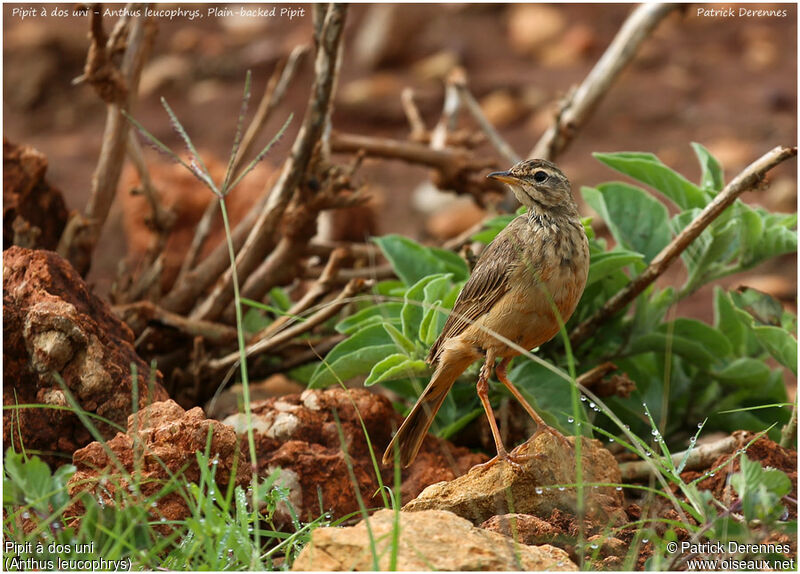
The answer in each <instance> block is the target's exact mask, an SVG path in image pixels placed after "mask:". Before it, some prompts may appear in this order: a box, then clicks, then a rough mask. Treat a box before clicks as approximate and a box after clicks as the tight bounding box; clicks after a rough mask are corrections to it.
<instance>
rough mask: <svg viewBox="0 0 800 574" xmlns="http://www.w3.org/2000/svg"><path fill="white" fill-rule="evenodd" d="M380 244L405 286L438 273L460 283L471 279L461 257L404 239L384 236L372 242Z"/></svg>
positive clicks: (399, 236) (396, 236) (397, 236)
mask: <svg viewBox="0 0 800 574" xmlns="http://www.w3.org/2000/svg"><path fill="white" fill-rule="evenodd" d="M373 241H375V243H377V244H378V247H380V249H381V251H382V252H383V254H384V256H385V257H386V259H388V260H389V263H391V264H392V268H394V270H395V273H397V276H398V277H399V278H400V279H401V280H402V281H403V283H405V284H406V285H413V284H414V283H416V282H418V281H419V280H420V279H422V278H423V277H427V276H428V275H433V274H435V273H452V274H453V276H454V277H455V278H456V279H457V280H464V279H466V278H467V277H468V276H469V269H467V264H466V263H465V262H464V260H462V259H461V258H460V257H459V256H458V255H456V254H455V253H452V252H450V251H445V250H443V249H438V248H428V247H423V246H422V245H420V244H419V243H416V242H415V241H412V240H411V239H409V238H407V237H403V236H401V235H385V236H383V237H376V238H374V239H373Z"/></svg>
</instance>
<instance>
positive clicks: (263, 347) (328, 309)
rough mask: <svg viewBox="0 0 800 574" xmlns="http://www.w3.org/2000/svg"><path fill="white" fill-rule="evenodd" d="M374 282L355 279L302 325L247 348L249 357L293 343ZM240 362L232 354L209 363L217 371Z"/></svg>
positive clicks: (237, 357)
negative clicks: (288, 342) (292, 341)
mask: <svg viewBox="0 0 800 574" xmlns="http://www.w3.org/2000/svg"><path fill="white" fill-rule="evenodd" d="M372 284H373V283H372V281H365V280H363V279H353V280H352V281H350V282H349V283H348V284H347V285H345V288H344V289H343V290H342V292H341V293H339V295H337V296H336V298H335V299H333V300H332V301H330V302H329V303H325V304H323V306H322V307H321V308H320V309H319V310H317V311H316V312H315V313H314V314H312V315H311V316H309V317H308V318H307V319H306V320H305V321H303V322H301V323H296V324H295V325H293V326H291V327H288V328H286V329H284V330H283V331H279V332H278V333H275V334H274V335H273V336H272V337H270V338H268V339H262V340H260V341H258V342H256V343H254V344H252V345H249V346H248V347H247V356H248V357H252V356H253V355H258V354H260V353H263V352H265V351H268V350H269V349H273V348H275V347H277V346H278V345H282V344H283V343H286V342H287V341H291V340H292V339H294V338H295V337H298V336H300V335H302V334H304V333H307V332H308V331H310V330H311V329H313V328H314V327H316V326H317V325H320V324H321V323H324V322H325V321H327V320H328V319H330V318H331V317H333V316H334V315H336V314H337V313H338V312H339V311H340V310H341V309H342V307H344V306H345V305H347V304H348V303H349V302H350V300H351V299H352V297H353V296H355V295H357V294H358V293H360V292H361V291H363V290H364V289H367V288H369V287H371V286H372ZM237 361H239V353H238V352H236V353H231V354H229V355H226V356H225V357H221V358H219V359H216V360H212V361H209V364H208V366H209V368H210V369H212V370H214V371H216V370H221V369H224V368H227V367H230V366H232V365H234V364H236V362H237Z"/></svg>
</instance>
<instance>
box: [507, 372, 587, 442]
mask: <svg viewBox="0 0 800 574" xmlns="http://www.w3.org/2000/svg"><path fill="white" fill-rule="evenodd" d="M508 378H509V380H511V381H512V382H513V383H514V386H516V387H517V388H518V389H519V390H520V392H521V393H522V394H523V395H524V396H525V398H526V399H528V402H530V403H531V406H532V407H533V408H534V410H535V411H536V412H537V413H539V415H540V416H541V417H542V418H543V419H545V421H547V423H548V424H550V425H552V426H554V427H556V428H557V429H559V430H561V431H562V432H564V433H567V434H573V433H574V432H575V426H574V424H573V423H571V422H569V421H570V418H572V417H573V411H572V389H571V383H570V382H569V381H567V380H565V379H564V378H562V377H561V376H559V375H557V374H556V373H554V372H553V371H551V370H550V369H548V368H547V367H544V366H542V365H541V364H539V363H537V362H536V361H532V360H529V359H516V360H515V365H514V368H513V369H512V370H511V373H510V374H509V377H508ZM512 400H513V399H512ZM579 416H580V418H579V420H582V421H585V420H586V413H585V411H584V410H583V403H581V410H580V414H579ZM588 426H589V425H586V424H584V425H582V427H583V428H588Z"/></svg>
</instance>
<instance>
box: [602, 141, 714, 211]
mask: <svg viewBox="0 0 800 574" xmlns="http://www.w3.org/2000/svg"><path fill="white" fill-rule="evenodd" d="M593 155H594V157H595V158H597V159H598V160H599V161H601V162H603V163H604V164H606V165H607V166H609V167H610V168H612V169H615V170H617V171H619V172H620V173H623V174H625V175H627V176H630V177H632V178H633V179H635V180H637V181H640V182H642V183H645V184H647V185H649V186H650V187H652V188H653V189H655V190H656V191H658V192H660V193H661V194H663V195H664V196H665V197H667V198H668V199H670V200H672V202H674V203H675V205H677V206H678V207H680V208H681V209H690V208H693V207H698V208H703V207H705V206H706V204H707V203H708V201H709V199H710V197H709V194H707V193H706V192H704V191H703V190H702V189H700V188H699V187H697V186H696V185H695V184H693V183H692V182H690V181H689V180H688V179H686V178H685V177H683V176H682V175H681V174H679V173H677V172H675V171H673V170H672V169H670V168H669V167H667V166H666V165H664V164H663V163H661V160H659V159H658V158H657V157H656V156H655V155H653V154H641V153H629V152H621V153H595V154H593Z"/></svg>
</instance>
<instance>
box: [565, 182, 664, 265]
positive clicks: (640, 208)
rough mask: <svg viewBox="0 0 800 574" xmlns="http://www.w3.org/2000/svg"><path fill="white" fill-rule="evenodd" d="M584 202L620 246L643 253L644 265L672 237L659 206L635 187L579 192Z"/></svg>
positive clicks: (614, 186) (608, 185)
mask: <svg viewBox="0 0 800 574" xmlns="http://www.w3.org/2000/svg"><path fill="white" fill-rule="evenodd" d="M581 193H582V194H583V198H584V200H586V203H588V204H589V205H590V206H591V207H592V208H593V209H594V210H595V211H596V212H597V213H599V214H600V216H601V217H602V218H603V220H604V221H605V222H606V224H608V228H609V230H610V231H611V234H612V235H613V236H614V239H616V240H617V243H619V244H620V245H621V246H622V247H625V248H626V249H631V250H633V251H636V252H639V253H642V254H644V257H645V259H644V260H645V262H646V263H649V262H650V261H651V260H652V259H653V257H655V256H656V255H658V253H659V252H660V251H661V250H662V249H664V247H666V246H667V245H668V244H669V242H670V239H671V238H672V234H671V232H670V227H669V212H668V211H667V208H666V207H665V206H664V204H663V203H661V202H660V201H658V200H657V199H655V198H654V197H652V196H651V195H650V194H648V193H647V192H646V191H644V190H643V189H641V188H639V187H635V186H632V185H627V184H625V183H606V184H602V185H598V186H597V188H592V187H584V188H582V189H581Z"/></svg>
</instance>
